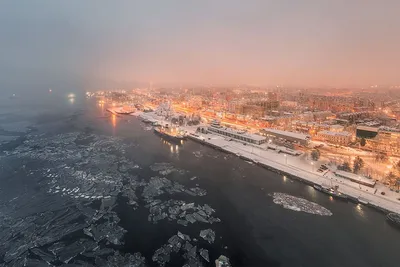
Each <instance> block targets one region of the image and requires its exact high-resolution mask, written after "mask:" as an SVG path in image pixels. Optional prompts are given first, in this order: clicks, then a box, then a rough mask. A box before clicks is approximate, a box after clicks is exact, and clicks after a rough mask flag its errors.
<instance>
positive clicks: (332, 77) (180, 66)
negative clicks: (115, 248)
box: [0, 0, 400, 90]
mask: <svg viewBox="0 0 400 267" xmlns="http://www.w3.org/2000/svg"><path fill="white" fill-rule="evenodd" d="M399 10H400V2H399V1H396V0H386V1H384V2H381V1H369V0H367V1H365V0H353V1H318V0H308V1H288V0H284V1H267V0H261V1H256V0H252V1H239V0H236V1H232V0H224V1H209V0H206V1H180V0H175V1H157V2H155V1H117V2H115V1H39V0H38V1H26V2H23V3H22V2H19V1H1V3H0V36H1V49H0V58H1V61H0V85H1V88H0V90H14V89H15V90H16V89H24V90H33V88H42V87H45V88H48V87H57V88H60V89H63V88H71V87H75V88H87V87H107V86H115V85H135V84H137V83H148V82H149V81H152V82H153V83H154V84H175V85H176V84H216V85H225V84H229V85H232V84H255V85H283V86H305V87H307V86H310V87H324V86H336V87H353V86H354V87H357V86H359V87H363V86H370V85H372V84H380V85H397V84H400V80H399V76H398V69H399V66H398V62H399V61H400V53H399V52H398V47H399V46H400V35H399V34H398V33H399V32H400V16H399V15H398V11H399Z"/></svg>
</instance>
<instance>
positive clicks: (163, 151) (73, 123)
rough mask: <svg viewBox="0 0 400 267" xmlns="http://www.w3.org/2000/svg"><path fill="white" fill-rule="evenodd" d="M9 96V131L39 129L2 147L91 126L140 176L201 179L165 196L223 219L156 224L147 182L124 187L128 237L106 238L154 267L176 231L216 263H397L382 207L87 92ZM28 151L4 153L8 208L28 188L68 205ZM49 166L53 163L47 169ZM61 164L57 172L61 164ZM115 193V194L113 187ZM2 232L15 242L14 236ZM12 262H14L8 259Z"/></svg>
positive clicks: (396, 234)
mask: <svg viewBox="0 0 400 267" xmlns="http://www.w3.org/2000/svg"><path fill="white" fill-rule="evenodd" d="M2 101H3V102H1V103H0V128H3V129H4V131H3V132H2V134H3V136H5V135H7V133H8V135H12V134H13V132H14V135H15V132H21V131H22V130H21V128H24V127H26V126H34V127H35V129H34V130H35V131H34V132H31V133H30V135H29V136H26V133H24V134H21V136H20V139H17V138H16V139H15V140H13V141H7V142H6V141H3V144H2V145H1V148H2V150H4V151H13V150H14V149H16V148H18V147H19V146H21V144H22V142H23V141H24V140H29V139H30V138H34V137H31V136H33V135H42V136H45V137H46V138H50V137H51V136H55V135H60V134H61V135H62V134H65V133H71V132H72V133H87V132H90V135H91V136H92V135H98V136H105V137H104V138H108V137H117V138H121V140H123V141H121V142H123V144H126V151H125V153H124V160H125V159H126V160H127V161H128V163H127V164H130V163H132V164H133V162H134V164H135V165H137V166H139V168H137V169H136V170H135V173H134V174H133V175H134V176H135V177H137V178H135V179H138V180H139V181H140V179H142V180H143V181H148V179H150V177H154V176H155V174H154V170H153V169H151V166H153V165H154V163H167V164H170V166H173V169H174V171H172V172H171V173H169V174H166V175H157V176H166V177H167V178H168V180H170V181H172V182H176V183H178V184H179V185H182V186H184V187H186V188H193V187H197V188H201V189H202V190H205V191H206V192H207V193H206V195H202V196H195V197H193V196H187V195H183V194H180V193H179V194H171V195H168V194H164V195H162V196H160V198H159V199H161V200H162V201H167V200H168V199H176V198H178V197H177V196H179V199H180V200H182V201H186V202H195V203H196V204H197V205H204V204H207V205H209V206H210V207H212V208H213V209H214V210H215V213H214V214H213V216H214V217H217V218H219V219H220V222H219V223H212V224H208V225H204V224H203V223H200V222H196V223H193V224H189V225H188V226H183V225H181V224H177V223H176V221H174V220H167V219H163V220H160V221H157V222H156V223H151V222H149V221H148V216H149V208H148V207H146V203H147V204H148V202H145V201H144V200H143V199H142V198H141V197H140V194H142V192H143V191H142V189H137V191H136V195H138V198H137V202H138V203H137V208H135V209H132V206H131V205H129V204H127V202H128V201H127V197H126V196H121V192H122V191H123V189H119V190H120V191H119V192H117V193H118V194H116V203H115V204H114V205H113V211H114V212H115V214H116V216H118V218H119V220H118V225H119V227H122V228H123V229H124V230H125V233H124V235H123V237H122V238H121V239H122V241H123V242H122V244H121V245H112V244H111V245H110V244H108V243H107V244H104V246H105V247H107V248H112V249H113V250H115V251H119V252H120V253H122V254H124V253H130V254H134V253H135V252H140V253H141V255H143V257H144V258H145V259H146V264H147V265H149V266H158V263H157V262H155V261H153V260H152V255H154V253H155V251H156V250H157V249H158V248H160V247H162V246H163V244H166V243H167V241H168V239H169V238H170V237H171V236H173V235H175V234H176V233H177V231H180V232H182V233H185V234H187V235H189V236H190V237H191V238H192V239H193V238H196V239H198V241H197V243H194V242H193V245H194V244H196V245H197V247H198V249H199V248H200V247H202V248H204V249H207V250H208V251H209V258H210V260H211V261H210V263H207V262H206V261H204V260H202V261H201V262H202V263H203V264H204V265H207V266H213V265H214V263H213V261H214V260H215V259H216V258H218V256H219V255H221V254H223V255H225V256H227V257H228V258H229V259H230V261H231V263H232V265H233V266H290V267H292V266H316V267H320V266H371V267H375V266H398V265H399V259H400V257H399V253H398V250H399V248H400V231H399V230H397V229H395V228H393V227H392V226H390V225H389V224H388V223H387V222H386V220H385V215H384V214H382V213H380V212H378V211H376V210H373V209H371V208H368V207H365V206H360V205H356V204H354V203H351V202H343V201H340V200H334V199H331V198H330V197H328V196H327V195H325V194H322V193H320V192H318V191H316V190H314V189H313V188H312V187H311V186H308V185H305V184H302V183H301V182H298V181H293V180H290V179H289V178H286V177H282V176H281V175H278V174H276V173H273V172H271V171H268V170H266V169H264V168H261V167H259V166H256V165H253V164H251V163H248V162H246V161H244V160H241V159H239V158H237V157H235V156H233V155H229V154H226V153H223V152H220V151H217V150H214V149H212V148H210V147H207V146H203V145H201V144H198V143H195V142H193V141H184V142H183V144H179V145H177V144H171V143H168V142H166V141H164V140H162V139H161V138H160V137H159V136H156V135H155V134H154V133H153V131H152V130H151V128H149V127H148V126H147V125H145V124H143V123H142V122H141V121H139V120H138V119H137V118H135V117H132V116H115V115H111V114H110V113H108V112H107V111H106V110H104V107H102V106H99V105H98V104H97V103H95V102H94V101H93V100H86V99H84V98H83V96H80V95H78V96H77V98H76V99H75V100H68V99H67V98H66V97H65V96H64V95H62V94H60V95H56V94H54V95H51V96H50V95H48V94H45V93H43V94H42V95H41V96H35V97H33V98H30V99H29V101H28V99H27V98H24V97H23V96H21V97H20V98H18V99H13V100H7V101H5V100H4V99H3V100H2ZM35 138H36V137H35ZM4 140H5V139H4ZM107 140H108V139H107ZM129 144H134V145H129ZM68 149H70V150H72V149H78V148H68ZM28 152H29V151H28ZM29 153H30V154H29V155H30V156H29V157H24V158H22V159H21V158H18V156H16V155H9V154H3V155H2V157H1V158H0V164H1V174H2V176H0V190H1V191H0V192H2V197H1V203H2V205H1V208H2V209H6V208H8V207H9V206H10V204H9V203H14V202H12V201H13V199H14V198H17V197H19V196H21V195H23V196H25V197H26V198H28V196H30V195H32V196H33V195H37V196H40V197H37V201H39V202H40V201H42V202H46V201H55V203H60V206H61V207H63V206H67V205H70V204H67V203H70V202H71V201H72V200H71V199H70V197H69V196H60V195H58V194H53V193H52V194H50V193H48V192H49V190H50V189H49V188H47V187H46V188H44V187H45V186H44V185H45V184H46V183H44V181H46V179H50V178H44V177H43V174H40V175H39V174H38V175H37V176H35V179H37V180H32V179H29V178H28V175H27V173H29V171H24V174H22V173H20V170H19V169H20V168H21V166H20V165H21V164H24V169H29V168H31V169H32V171H31V172H34V171H38V172H39V169H40V168H39V167H38V166H37V165H35V164H38V163H37V162H36V161H34V160H33V159H32V156H31V155H32V153H31V152H29ZM57 153H59V152H57ZM79 153H81V152H79ZM27 155H28V153H27ZM117 159H118V158H117ZM35 160H37V159H35ZM41 160H42V159H41ZM22 161H23V163H22ZM41 164H46V163H41ZM110 164H112V163H111V162H110ZM129 166H130V165H129ZM46 168H47V167H46ZM50 169H52V168H51V167H49V170H50ZM54 169H55V170H59V169H57V168H56V167H55V168H54ZM177 170H180V171H177ZM25 174H26V175H25ZM39 176H40V177H39ZM125 178H126V177H125ZM125 178H124V179H125ZM10 181H12V182H10ZM124 181H125V180H124ZM58 182H59V183H60V186H61V184H62V185H63V186H65V187H67V186H66V185H65V182H64V180H62V181H61V180H59V181H58ZM36 183H37V184H36ZM42 184H43V187H42ZM140 186H142V185H138V188H140ZM16 187H18V188H16ZM21 188H24V189H23V190H22V189H21ZM82 188H83V187H82ZM121 188H122V187H121ZM44 189H45V190H44ZM107 190H108V189H107ZM50 191H51V190H50ZM167 191H168V190H167ZM110 192H111V193H110V194H112V191H111V190H110ZM277 192H280V193H285V194H288V195H292V196H295V197H299V198H303V199H306V200H308V201H311V202H315V203H317V204H319V205H320V206H322V207H324V208H326V209H328V210H329V211H330V212H331V213H332V215H331V216H319V215H315V214H309V213H305V212H301V211H296V209H295V208H285V207H283V206H281V205H278V204H275V203H274V201H273V194H274V193H277ZM96 193H98V190H97V191H96ZM21 198H22V197H21ZM55 199H56V200H55ZM16 201H18V200H16ZM73 201H75V202H74V203H75V204H74V205H76V204H77V202H79V201H82V203H83V202H85V201H86V200H80V198H74V199H73ZM78 204H79V203H78ZM23 205H27V204H26V201H23V200H21V202H20V203H17V204H15V207H16V208H17V207H20V206H23ZM93 205H95V204H93ZM11 206H12V205H11ZM0 212H2V213H4V214H7V216H9V217H10V218H11V217H13V216H14V217H15V218H16V217H18V218H24V216H28V215H29V216H33V215H32V214H34V213H32V212H29V213H27V214H23V213H22V212H19V213H18V214H17V213H16V212H15V211H11V210H10V209H8V210H7V211H5V210H0ZM41 212H42V211H41ZM35 216H36V215H35ZM82 227H83V226H82ZM206 228H210V229H212V230H213V231H214V232H215V234H216V238H215V242H213V243H212V244H210V243H207V242H202V240H201V237H199V232H200V231H201V230H203V229H206ZM79 231H80V230H79ZM79 231H77V234H76V233H75V235H71V234H68V235H66V237H65V239H63V240H64V241H65V240H67V241H65V242H68V243H70V242H72V241H73V239H74V238H83V236H85V235H83V233H82V232H79ZM4 238H5V237H4ZM25 238H27V237H25ZM4 240H6V241H7V242H8V241H9V240H10V239H4ZM6 241H4V242H6ZM203 241H204V240H203ZM10 242H11V241H10ZM13 242H14V241H13ZM50 245H51V244H50V243H47V244H46V245H45V246H44V248H43V250H48V249H49V246H50ZM101 246H103V243H102V245H101ZM5 251H6V249H3V250H0V252H3V253H5ZM183 254H184V253H183V252H182V251H181V252H178V253H177V255H175V256H174V255H172V254H171V258H170V261H169V262H167V263H166V266H176V265H180V266H182V265H183V264H184V263H185V262H187V261H186V260H185V259H186V258H185V256H184V255H183ZM182 255H183V256H182ZM21 257H26V258H27V259H31V260H32V261H34V260H38V257H36V256H32V255H31V254H30V253H29V252H24V253H21ZM39 258H40V257H39ZM78 258H79V256H77V257H76V259H75V258H74V259H72V260H71V262H70V263H75V264H78V265H80V264H79V263H81V264H82V262H87V264H90V263H92V264H95V263H94V260H93V259H90V257H80V258H79V259H78ZM13 260H14V261H15V259H13ZM6 263H7V261H6V262H4V264H6ZM96 263H97V262H96ZM53 264H54V265H61V264H62V262H60V261H59V260H54V261H53Z"/></svg>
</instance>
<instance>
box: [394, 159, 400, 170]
mask: <svg viewBox="0 0 400 267" xmlns="http://www.w3.org/2000/svg"><path fill="white" fill-rule="evenodd" d="M395 167H396V169H397V171H399V172H400V160H399V161H398V162H397V163H396V166H395Z"/></svg>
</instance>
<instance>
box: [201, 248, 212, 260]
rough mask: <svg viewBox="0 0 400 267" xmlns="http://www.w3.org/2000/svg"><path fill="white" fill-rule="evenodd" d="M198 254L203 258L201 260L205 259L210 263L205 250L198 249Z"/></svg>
mask: <svg viewBox="0 0 400 267" xmlns="http://www.w3.org/2000/svg"><path fill="white" fill-rule="evenodd" d="M199 253H200V256H202V257H203V259H205V260H206V261H207V262H210V257H209V255H208V250H207V249H204V248H201V249H199Z"/></svg>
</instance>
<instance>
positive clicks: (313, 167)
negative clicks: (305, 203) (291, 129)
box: [135, 112, 400, 213]
mask: <svg viewBox="0 0 400 267" xmlns="http://www.w3.org/2000/svg"><path fill="white" fill-rule="evenodd" d="M135 115H136V116H139V117H142V118H146V119H152V120H163V118H161V117H160V116H157V115H156V114H155V113H152V112H151V113H136V114H135ZM197 127H198V126H191V127H181V128H182V129H183V130H185V131H187V132H188V133H189V136H191V138H193V139H197V140H198V141H201V142H204V143H207V144H210V145H212V146H217V147H220V148H222V149H223V150H225V151H228V152H231V153H233V154H236V155H237V156H241V157H244V158H246V159H249V160H251V161H253V162H256V163H260V164H263V165H267V166H270V167H272V168H274V169H276V170H280V171H283V172H285V173H289V174H291V175H294V176H296V177H299V178H301V179H303V180H306V181H309V182H311V183H314V184H318V185H329V186H331V185H332V186H333V185H339V191H340V192H341V193H344V194H346V195H348V196H351V197H354V198H359V199H363V200H364V201H367V202H369V203H370V204H372V205H374V206H378V207H381V208H383V209H385V210H389V211H392V212H397V213H400V200H399V199H400V193H396V192H393V191H390V190H389V188H387V187H385V186H384V185H383V184H380V183H377V184H376V185H375V188H370V187H367V186H363V185H360V184H358V183H354V182H351V181H350V180H347V179H343V178H339V177H337V176H335V174H334V173H332V172H331V171H328V172H326V173H325V172H324V173H320V172H317V170H318V168H319V167H320V165H321V164H322V162H312V161H309V160H307V159H306V157H305V156H304V155H300V156H292V155H290V154H287V153H285V152H286V150H287V149H286V148H285V147H277V146H275V145H274V147H277V148H278V149H275V150H271V149H268V146H271V145H268V144H263V145H261V146H257V145H249V144H248V145H244V144H243V143H240V142H237V141H229V139H228V138H226V137H224V136H219V135H215V134H200V133H196V135H197V136H195V135H191V134H190V133H195V132H196V129H197ZM278 151H279V152H278ZM282 152H283V153H282ZM381 192H385V195H381Z"/></svg>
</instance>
